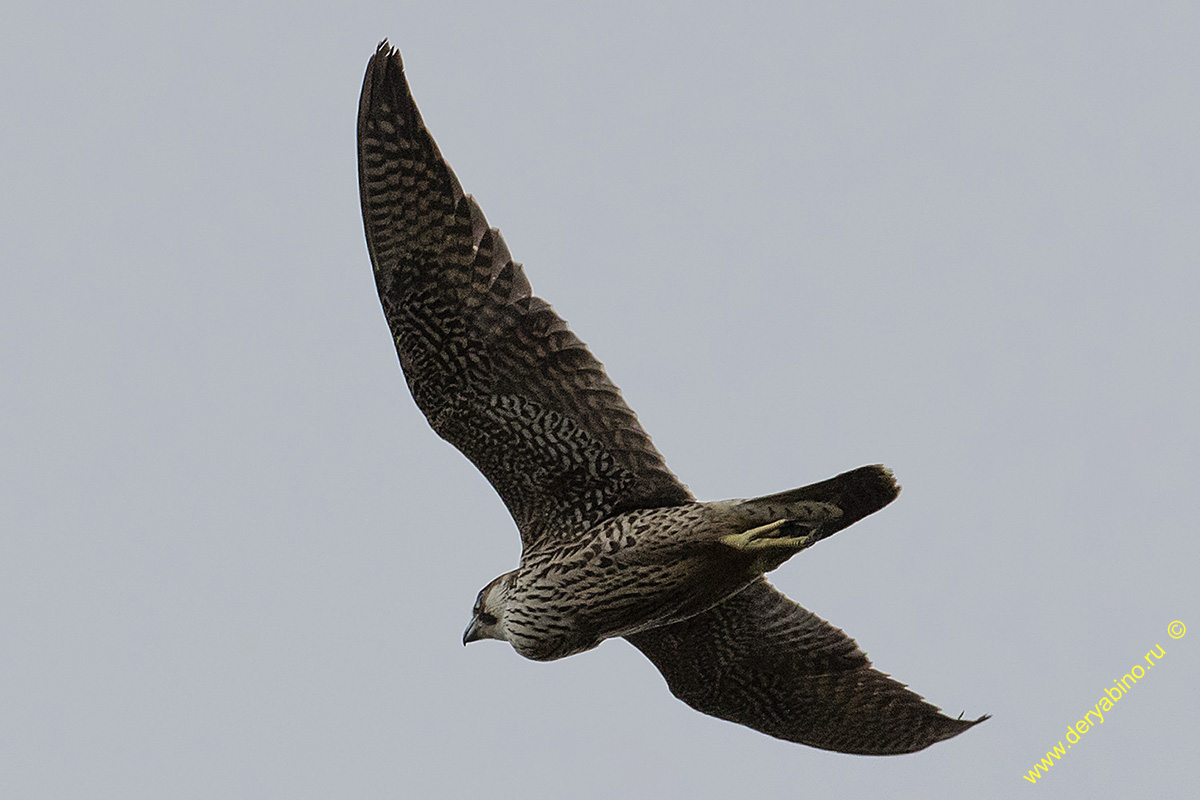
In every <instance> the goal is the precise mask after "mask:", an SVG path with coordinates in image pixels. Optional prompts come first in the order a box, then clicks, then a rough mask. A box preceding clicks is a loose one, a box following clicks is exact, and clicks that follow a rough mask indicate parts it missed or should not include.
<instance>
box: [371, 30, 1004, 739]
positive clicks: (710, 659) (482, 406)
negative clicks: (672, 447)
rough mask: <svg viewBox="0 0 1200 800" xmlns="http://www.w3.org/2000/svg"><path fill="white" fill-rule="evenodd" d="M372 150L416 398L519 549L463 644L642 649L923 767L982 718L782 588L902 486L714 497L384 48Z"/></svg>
mask: <svg viewBox="0 0 1200 800" xmlns="http://www.w3.org/2000/svg"><path fill="white" fill-rule="evenodd" d="M358 146H359V177H360V188H361V195H362V210H363V221H364V225H365V227H366V234H367V245H368V249H369V250H370V254H371V261H372V264H373V265H374V268H375V278H376V283H377V286H378V289H379V298H380V301H381V303H382V304H383V311H384V315H385V316H386V318H387V321H388V325H389V326H390V328H391V331H392V336H393V338H394V340H395V343H396V350H397V352H398V353H399V356H400V364H401V366H402V367H403V370H404V375H405V378H406V379H407V381H408V386H409V389H410V390H411V391H412V395H413V398H414V399H415V400H416V402H417V406H418V407H419V408H420V409H421V411H422V412H423V413H424V414H425V417H426V419H428V421H429V424H430V425H431V426H432V427H433V429H434V430H435V431H436V432H437V433H438V435H440V436H441V437H443V438H444V439H446V440H447V441H449V442H450V443H451V444H453V445H454V446H455V447H457V448H458V449H459V450H461V451H462V452H463V453H464V454H465V455H466V456H467V458H469V459H470V460H471V461H472V462H473V463H474V464H475V466H476V467H478V468H479V470H480V471H481V472H482V473H483V474H484V475H485V476H486V477H487V479H488V480H489V481H490V482H491V483H492V485H493V486H494V487H495V488H496V491H497V492H498V493H499V494H500V497H501V498H503V500H504V503H505V504H506V505H507V506H508V509H509V511H510V512H511V513H512V516H513V519H514V520H515V521H516V523H517V527H518V529H519V530H520V534H521V542H522V545H523V548H522V555H521V563H520V565H519V567H518V568H517V569H515V570H513V571H512V572H509V573H505V574H504V575H501V576H500V577H498V578H497V579H496V580H494V581H492V583H490V584H488V586H486V587H484V589H483V590H482V591H481V592H480V594H479V597H478V599H477V600H476V605H475V610H474V614H473V619H472V622H471V626H470V628H468V630H467V633H466V635H465V636H464V642H468V641H474V640H476V639H481V638H494V639H501V640H505V641H508V642H510V643H511V644H512V646H513V647H514V649H516V650H517V652H518V653H520V654H521V655H524V656H526V657H528V658H533V659H538V660H549V659H555V658H562V657H564V656H568V655H572V654H574V653H578V652H582V651H584V650H588V649H590V648H592V647H595V646H596V645H598V644H599V643H600V642H602V641H604V640H605V639H608V638H612V637H618V636H624V637H626V638H627V639H628V640H629V641H630V642H632V643H633V644H634V646H636V647H637V648H638V649H639V650H641V651H642V652H643V653H645V654H646V656H647V657H648V658H649V659H650V660H651V661H652V662H654V664H655V665H656V666H657V667H658V668H659V670H660V671H661V672H662V674H663V675H664V677H665V678H666V679H667V683H668V686H669V687H670V689H671V691H672V692H673V693H674V694H675V695H676V696H677V697H679V698H680V699H682V700H683V701H684V702H686V703H688V704H689V705H691V706H693V707H694V708H696V709H698V710H700V711H703V712H705V713H708V714H712V715H714V716H717V717H722V718H724V719H729V720H732V721H734V722H739V723H741V724H743V725H747V726H749V727H751V728H755V729H757V730H760V731H763V732H765V733H768V734H771V735H772V736H778V737H780V738H784V739H790V740H792V741H797V742H803V743H805V744H810V745H813V746H816V747H823V748H827V749H832V750H839V751H842V752H850V753H874V754H883V753H904V752H911V751H914V750H920V749H921V748H923V747H927V746H928V745H930V744H933V743H934V742H937V741H940V740H942V739H946V738H949V737H950V736H953V735H955V734H957V733H959V732H961V731H963V730H965V729H966V728H968V727H970V726H971V725H973V724H975V722H978V721H979V720H975V721H963V720H954V719H950V718H948V717H946V716H943V715H942V714H941V713H940V712H939V711H938V710H937V709H936V708H935V707H934V706H932V705H929V704H928V703H925V702H924V701H923V700H921V698H920V697H919V696H917V695H916V694H914V693H912V692H910V691H908V690H907V689H905V688H904V687H903V685H901V684H899V683H897V682H896V681H893V680H892V679H890V678H888V677H887V676H885V675H883V674H882V673H880V672H877V671H876V670H874V669H872V668H871V666H870V662H869V661H868V660H867V657H866V655H865V654H863V652H862V651H861V650H859V649H858V647H857V646H856V645H855V643H854V641H853V640H852V639H850V638H849V637H848V636H846V635H845V634H844V633H842V632H841V631H840V630H838V629H837V628H834V627H832V626H830V625H829V624H828V623H825V622H823V621H822V620H820V619H819V618H817V617H816V616H814V615H812V614H810V613H809V612H808V611H805V610H804V609H803V608H801V607H800V606H798V605H796V604H795V603H793V602H792V601H790V600H788V599H787V598H786V597H784V596H783V595H781V594H779V593H778V592H776V591H775V590H774V589H772V588H771V587H770V585H769V584H768V583H767V582H766V580H765V579H764V578H763V573H765V572H768V571H770V570H772V569H775V568H776V567H778V566H779V565H780V564H782V563H783V562H784V561H786V560H787V559H788V558H790V557H791V556H793V555H795V554H796V553H797V552H799V551H800V550H802V549H804V548H806V547H809V546H811V545H813V544H815V543H816V542H818V541H820V540H821V539H823V538H825V537H827V536H830V535H832V534H833V533H835V532H837V531H839V530H841V529H842V528H845V527H846V526H848V525H850V524H852V523H854V522H856V521H857V520H859V519H861V518H862V517H864V516H866V515H867V514H870V513H872V512H874V511H877V510H878V509H880V508H882V507H883V506H884V505H886V504H887V503H889V502H891V501H892V500H893V499H894V498H895V496H896V493H897V492H898V487H897V486H896V484H895V482H894V481H893V479H892V476H891V473H890V472H888V471H887V470H885V469H884V468H883V467H879V466H871V467H861V468H859V469H856V470H852V471H850V472H847V473H844V474H842V475H839V476H837V477H835V478H831V479H829V480H827V481H822V482H820V483H816V484H812V485H810V486H806V487H802V488H800V489H794V490H791V491H788V492H781V493H779V494H776V495H770V496H767V497H760V498H754V499H751V500H727V501H721V502H715V503H699V502H696V501H695V499H694V498H693V497H692V495H691V493H690V492H689V491H688V490H687V487H685V486H684V485H683V484H682V483H681V482H680V481H679V480H678V479H677V478H676V477H675V476H674V475H673V474H672V473H671V472H670V470H668V469H667V466H666V463H665V462H664V461H663V458H662V456H661V455H660V454H659V452H658V450H656V449H655V447H654V445H653V444H652V443H651V441H650V437H649V436H648V435H647V434H646V432H645V431H644V430H643V429H642V427H641V425H640V424H639V423H638V420H637V417H636V415H635V414H634V413H633V411H632V410H631V409H630V408H629V407H628V406H627V405H626V404H625V402H624V400H623V399H622V398H621V393H620V391H619V390H618V389H617V387H616V386H614V385H613V383H612V381H610V380H609V379H608V376H607V375H606V374H605V371H604V367H603V366H602V365H601V364H600V362H599V361H597V360H596V359H595V357H593V356H592V354H591V353H590V352H589V351H588V349H587V347H586V346H585V345H584V344H583V342H581V341H580V340H579V339H578V338H577V337H576V336H575V335H574V334H573V333H572V332H571V331H570V329H569V328H568V327H567V324H566V322H564V321H563V320H562V318H560V317H559V316H558V315H557V314H556V313H555V312H554V310H553V309H552V308H551V307H550V306H549V304H547V303H546V302H545V301H544V300H542V299H540V298H538V297H535V296H533V294H532V293H531V290H530V286H529V282H528V280H526V278H525V273H524V270H523V269H522V268H521V265H520V264H517V263H515V262H513V261H512V259H511V258H510V256H509V253H508V249H507V248H506V247H505V245H504V240H503V239H502V238H501V236H500V232H499V231H497V230H496V229H494V228H489V227H488V224H487V221H486V220H485V219H484V216H483V212H482V211H481V210H480V209H479V206H478V205H476V203H475V201H474V200H473V199H472V198H471V197H470V196H468V195H465V194H464V193H463V191H462V188H461V186H460V185H459V182H458V179H457V178H456V177H455V176H454V173H453V172H452V171H451V169H450V167H449V165H448V164H447V163H446V162H445V160H444V159H443V158H442V156H441V153H440V152H439V151H438V148H437V145H436V144H434V141H433V139H432V137H431V136H430V135H429V133H428V131H426V129H425V126H424V123H423V122H422V121H421V116H420V113H419V112H418V111H417V108H416V106H415V104H414V103H413V100H412V96H411V94H410V93H409V89H408V84H407V82H406V80H405V77H404V70H403V66H402V64H401V61H400V56H399V53H397V52H396V51H394V50H393V49H392V48H391V47H389V46H388V44H387V43H386V42H384V43H382V44H380V46H379V50H378V51H377V52H376V54H375V56H374V58H372V59H371V62H370V64H369V65H368V66H367V74H366V78H365V81H364V84H363V92H362V99H361V103H360V108H359V120H358ZM980 719H983V718H980Z"/></svg>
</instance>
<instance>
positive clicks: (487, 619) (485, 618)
mask: <svg viewBox="0 0 1200 800" xmlns="http://www.w3.org/2000/svg"><path fill="white" fill-rule="evenodd" d="M479 621H480V622H482V623H483V624H484V625H495V624H496V617H495V615H494V614H489V613H487V612H486V611H481V612H480V613H479Z"/></svg>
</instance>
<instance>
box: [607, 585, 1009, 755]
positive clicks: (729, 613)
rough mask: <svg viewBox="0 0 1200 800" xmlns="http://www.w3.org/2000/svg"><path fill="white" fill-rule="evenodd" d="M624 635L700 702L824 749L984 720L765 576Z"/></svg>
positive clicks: (875, 745)
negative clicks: (910, 683) (883, 666)
mask: <svg viewBox="0 0 1200 800" xmlns="http://www.w3.org/2000/svg"><path fill="white" fill-rule="evenodd" d="M626 638H628V639H629V641H630V642H632V643H633V645H634V646H635V647H637V648H638V649H639V650H641V651H642V653H644V654H645V655H646V657H647V658H649V659H650V660H651V661H653V662H654V665H655V666H656V667H658V669H659V671H660V672H661V673H662V674H663V677H665V678H666V679H667V686H668V687H670V689H671V693H672V694H674V695H675V696H676V697H678V698H679V699H680V700H682V701H683V702H685V703H687V704H688V705H689V706H691V707H692V708H694V709H696V710H697V711H701V712H703V713H705V714H711V715H712V716H714V717H720V718H721V719H727V720H729V721H731V722H737V723H739V724H742V725H746V726H748V727H750V728H754V729H755V730H758V731H762V732H763V733H766V734H770V735H771V736H776V737H778V738H780V739H787V740H789V741H792V742H800V743H801V744H807V745H811V746H813V747H820V748H823V749H825V750H836V751H838V752H840V753H860V754H863V755H892V754H898V753H912V752H914V751H917V750H921V749H924V748H926V747H928V746H929V745H931V744H934V743H935V742H940V741H942V740H943V739H949V738H950V737H951V736H956V735H958V734H960V733H962V732H963V731H965V730H966V729H967V728H969V727H971V726H972V725H975V724H978V723H980V722H982V721H983V720H985V719H987V716H986V715H985V716H982V717H980V718H979V719H976V720H963V719H952V718H950V717H947V716H945V715H944V714H942V713H941V712H940V711H939V710H938V709H937V708H936V707H934V706H932V705H930V704H929V703H926V702H925V701H924V700H922V699H921V697H920V696H919V695H917V694H915V693H914V692H911V691H909V690H908V689H906V688H904V684H902V683H899V682H897V681H894V680H892V679H891V678H889V677H888V676H886V675H884V674H883V673H882V672H879V671H878V670H875V669H872V668H871V662H870V661H869V660H868V659H867V655H866V653H864V652H863V651H862V650H860V649H858V645H856V644H855V643H854V640H853V639H851V638H850V637H849V636H847V635H846V634H845V633H843V632H842V631H840V630H839V629H837V628H835V627H833V626H832V625H830V624H829V623H828V622H825V621H824V620H823V619H821V618H820V617H818V616H817V615H815V614H813V613H811V612H809V611H806V610H804V609H803V608H801V607H800V606H798V605H797V604H796V603H793V602H792V601H791V600H789V599H788V598H787V597H785V596H784V595H783V594H781V593H780V592H778V591H776V590H775V589H774V588H773V587H772V586H771V585H770V584H769V583H767V581H766V579H759V580H758V581H757V582H755V583H752V584H751V585H750V586H749V587H747V588H746V589H744V590H742V591H741V592H738V593H737V594H735V595H733V596H732V597H730V598H729V599H727V600H725V601H723V602H722V603H721V604H720V605H717V606H716V607H714V608H712V609H710V610H708V611H706V612H704V613H703V614H699V615H697V616H695V617H692V618H691V619H686V620H684V621H683V622H677V623H675V624H673V625H667V626H665V627H662V628H655V629H652V630H649V631H645V632H643V633H637V634H632V635H630V636H628V637H626Z"/></svg>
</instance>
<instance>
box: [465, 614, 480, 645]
mask: <svg viewBox="0 0 1200 800" xmlns="http://www.w3.org/2000/svg"><path fill="white" fill-rule="evenodd" d="M480 627H481V626H480V624H479V617H471V624H470V625H468V626H467V629H466V631H464V632H463V646H464V647H466V646H467V645H468V644H470V643H471V642H478V641H479V640H480V639H482V638H483V637H482V636H480V635H479V628H480Z"/></svg>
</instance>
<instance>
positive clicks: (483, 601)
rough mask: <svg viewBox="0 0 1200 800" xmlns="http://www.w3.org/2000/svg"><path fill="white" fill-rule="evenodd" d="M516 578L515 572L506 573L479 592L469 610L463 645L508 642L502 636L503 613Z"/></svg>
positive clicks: (506, 638) (505, 637)
mask: <svg viewBox="0 0 1200 800" xmlns="http://www.w3.org/2000/svg"><path fill="white" fill-rule="evenodd" d="M516 577H517V571H516V570H513V571H512V572H506V573H504V574H503V575H501V576H500V577H499V578H496V579H495V580H494V581H492V582H491V583H489V584H488V585H487V586H485V587H483V588H482V589H480V590H479V596H478V597H476V598H475V608H474V609H472V610H471V624H470V625H468V626H467V630H466V632H465V633H463V644H464V645H465V644H468V643H469V642H477V641H479V640H480V639H499V640H500V641H502V642H506V641H508V637H507V636H505V635H504V611H505V609H507V608H508V593H509V590H511V589H512V585H513V581H514V580H515V579H516Z"/></svg>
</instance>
